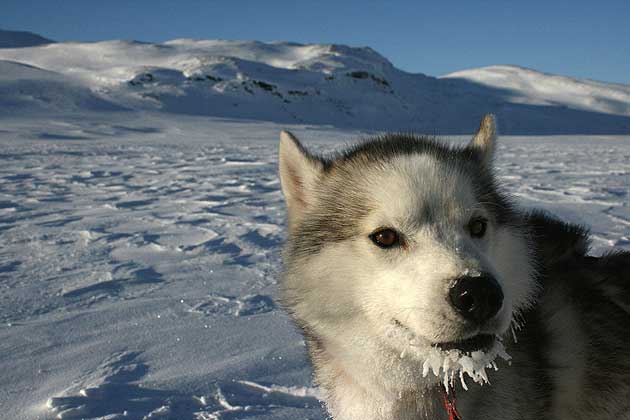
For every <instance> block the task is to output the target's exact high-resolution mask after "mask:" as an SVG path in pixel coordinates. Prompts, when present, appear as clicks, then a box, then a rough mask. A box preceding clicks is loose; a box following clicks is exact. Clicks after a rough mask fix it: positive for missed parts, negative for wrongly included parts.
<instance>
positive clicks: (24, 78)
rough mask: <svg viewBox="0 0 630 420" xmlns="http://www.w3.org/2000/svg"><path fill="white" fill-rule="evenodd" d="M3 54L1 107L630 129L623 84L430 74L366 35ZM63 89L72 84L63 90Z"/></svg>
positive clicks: (63, 46)
mask: <svg viewBox="0 0 630 420" xmlns="http://www.w3.org/2000/svg"><path fill="white" fill-rule="evenodd" d="M0 35H1V34H0ZM0 39H2V38H1V36H0ZM0 66H1V67H0V70H1V71H0V74H2V77H1V79H0V115H3V114H4V115H7V114H10V115H16V114H20V113H21V112H22V111H21V110H24V109H31V110H33V111H39V112H44V113H46V112H60V111H62V112H67V111H76V110H82V109H91V110H94V111H98V110H107V111H111V110H128V111H129V112H132V111H163V112H169V113H176V114H181V115H203V116H213V117H222V118H246V119H252V120H259V121H274V122H277V123H281V124H320V125H321V124H326V125H333V126H336V127H344V128H354V129H373V130H374V129H378V130H382V129H388V130H409V129H414V130H420V131H423V132H428V133H447V134H464V133H467V132H469V131H470V127H473V126H475V125H476V124H477V123H478V121H479V119H480V118H481V116H482V115H483V114H484V113H487V112H493V113H495V114H497V117H498V119H499V121H500V124H501V127H500V128H501V130H502V132H503V133H504V134H585V133H586V134H630V86H627V85H621V84H612V83H604V82H594V81H590V80H577V79H570V78H567V77H562V76H555V75H550V74H544V73H540V72H536V71H533V70H528V69H523V68H519V67H514V66H496V67H488V68H482V69H473V70H468V71H462V72H457V73H453V74H451V75H447V76H445V77H441V78H436V77H431V76H427V75H424V74H412V73H407V72H404V71H402V70H400V69H397V68H396V67H395V66H394V65H392V64H391V63H390V62H389V61H388V60H387V59H386V58H385V57H383V56H382V55H380V54H379V53H377V52H376V51H374V50H372V49H370V48H368V47H363V48H355V47H348V46H345V45H334V44H306V45H304V44H296V43H289V42H272V43H263V42H258V41H225V40H193V39H176V40H172V41H167V42H164V43H146V42H138V41H123V40H116V41H103V42H60V43H50V44H45V45H40V46H33V47H30V48H4V49H0ZM26 66H29V67H26ZM42 79H46V80H47V83H45V84H43V83H42V81H41V80H42ZM64 90H68V91H71V92H73V93H72V94H71V95H62V94H61V93H60V92H63V91H64Z"/></svg>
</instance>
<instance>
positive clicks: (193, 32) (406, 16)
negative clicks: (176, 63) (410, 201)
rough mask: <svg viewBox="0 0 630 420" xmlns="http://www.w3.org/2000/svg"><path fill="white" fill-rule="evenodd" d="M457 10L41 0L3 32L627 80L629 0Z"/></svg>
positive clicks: (18, 12)
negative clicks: (348, 53) (264, 47)
mask: <svg viewBox="0 0 630 420" xmlns="http://www.w3.org/2000/svg"><path fill="white" fill-rule="evenodd" d="M451 6H452V7H449V8H448V10H446V9H447V8H445V7H444V6H442V7H440V6H438V5H435V4H423V5H418V4H416V3H414V2H411V1H400V2H396V4H394V5H384V4H380V3H377V2H368V3H359V2H356V1H350V2H345V3H342V4H335V3H332V2H330V1H323V2H319V3H318V4H317V5H313V4H300V5H295V4H292V3H289V2H286V1H278V2H275V3H273V4H271V5H266V6H265V7H261V6H260V5H259V4H257V3H254V2H252V1H249V0H248V1H244V2H241V3H239V4H231V3H229V2H225V1H218V2H214V3H200V2H196V1H192V0H189V1H187V2H183V3H179V4H178V5H177V6H174V5H173V4H171V3H169V2H166V1H163V0H157V1H152V2H149V1H147V0H141V1H138V2H134V3H133V4H127V3H124V2H120V1H112V2H108V3H107V4H98V5H90V7H89V8H86V7H85V4H84V3H80V2H78V1H77V0H69V1H66V2H63V3H61V4H56V3H55V4H50V3H48V2H44V1H41V0H36V1H34V2H30V4H28V5H25V4H23V3H22V2H18V1H15V0H8V1H7V2H5V6H4V7H3V9H5V10H4V11H3V14H2V15H1V16H0V28H2V29H5V30H11V31H26V32H32V33H35V34H38V35H40V36H43V37H46V38H49V39H51V40H54V41H58V42H64V41H76V42H97V41H109V40H116V39H120V40H136V41H140V42H150V43H162V42H165V41H167V40H171V39H178V38H192V39H224V40H251V41H261V42H274V41H279V42H296V43H300V44H343V45H348V46H352V47H366V46H367V47H370V48H372V49H374V50H375V51H377V52H378V53H379V54H381V55H382V56H384V57H386V58H387V59H388V60H389V61H390V62H391V63H392V64H393V65H394V66H396V67H397V68H399V69H401V70H404V71H406V72H409V73H422V74H426V75H430V76H435V77H439V76H442V75H445V74H449V73H453V72H456V71H461V70H466V69H473V68H479V67H487V66H492V65H512V66H518V67H524V68H528V69H533V70H537V71H540V72H543V73H550V74H558V75H563V76H569V77H573V78H578V79H590V80H596V81H602V82H608V83H620V84H626V85H627V84H630V46H629V45H628V43H627V42H626V41H625V40H627V39H630V27H628V25H627V24H626V18H625V17H626V16H629V15H630V4H628V3H627V2H623V1H617V0H616V1H614V2H613V3H611V4H607V7H606V8H603V7H598V6H597V5H594V4H590V3H589V2H586V1H578V2H572V3H566V4H563V3H556V4H551V5H549V4H546V3H543V2H529V3H527V4H526V5H521V4H514V5H505V4H504V3H501V2H499V1H498V0H493V1H491V2H489V3H486V4H484V5H483V6H479V5H471V4H468V3H466V2H453V3H451ZM454 9H457V13H456V14H454V13H453V12H452V11H453V10H454ZM541 10H542V11H544V13H540V11H541ZM34 11H35V12H34ZM349 16H350V17H349ZM484 23H485V24H484ZM426 57H430V58H431V59H430V60H427V59H426Z"/></svg>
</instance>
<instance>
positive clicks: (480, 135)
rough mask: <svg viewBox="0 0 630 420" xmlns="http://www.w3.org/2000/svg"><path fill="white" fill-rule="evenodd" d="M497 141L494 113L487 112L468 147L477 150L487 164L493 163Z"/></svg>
mask: <svg viewBox="0 0 630 420" xmlns="http://www.w3.org/2000/svg"><path fill="white" fill-rule="evenodd" d="M496 143H497V124H496V121H495V118H494V115H492V114H486V115H485V116H484V117H483V118H482V119H481V124H479V129H478V130H477V133H476V134H475V136H474V137H473V138H472V140H471V141H470V143H468V148H469V149H472V150H476V151H477V153H479V155H480V156H481V160H482V162H483V163H484V164H485V165H490V164H492V158H493V157H494V149H495V147H496Z"/></svg>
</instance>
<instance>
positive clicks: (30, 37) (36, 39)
mask: <svg viewBox="0 0 630 420" xmlns="http://www.w3.org/2000/svg"><path fill="white" fill-rule="evenodd" d="M53 42H55V41H52V40H50V39H47V38H44V37H43V36H40V35H37V34H34V33H32V32H23V31H5V30H2V29H0V48H22V47H34V46H36V45H44V44H52V43H53Z"/></svg>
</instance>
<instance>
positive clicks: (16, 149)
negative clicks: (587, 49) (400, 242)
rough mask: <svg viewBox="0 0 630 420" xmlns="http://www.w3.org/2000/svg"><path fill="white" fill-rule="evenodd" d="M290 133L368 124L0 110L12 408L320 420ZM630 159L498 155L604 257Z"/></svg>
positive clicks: (599, 143) (521, 191)
mask: <svg viewBox="0 0 630 420" xmlns="http://www.w3.org/2000/svg"><path fill="white" fill-rule="evenodd" d="M281 128H289V129H291V130H293V131H295V132H296V133H297V134H298V135H299V136H300V138H302V139H303V140H304V141H306V142H307V144H309V146H311V147H312V148H313V149H314V150H315V151H322V150H331V149H334V148H335V147H338V145H339V144H342V143H345V142H347V141H349V140H351V139H353V138H356V137H359V136H361V135H362V134H364V133H360V132H354V131H353V132H342V131H337V130H332V129H329V128H324V127H315V126H286V125H283V126H280V125H276V124H273V123H254V122H242V121H240V122H239V121H229V120H218V119H208V118H200V117H190V116H179V117H177V118H175V117H172V116H168V115H165V114H159V113H147V114H143V115H142V118H130V114H128V113H125V112H119V113H116V112H110V113H107V114H105V113H103V114H96V115H95V114H91V113H86V114H84V115H83V116H81V117H69V116H66V117H54V118H52V117H45V118H42V117H38V118H30V117H28V118H22V119H19V118H12V119H8V118H3V119H2V125H1V126H0V162H1V165H0V418H2V419H20V420H30V419H53V418H85V419H123V418H124V419H177V420H188V419H190V420H193V419H195V420H197V419H226V420H227V419H249V418H251V419H280V420H282V419H286V420H295V419H313V420H319V419H324V418H325V416H324V414H323V411H322V409H321V408H320V405H319V403H318V401H317V398H316V397H317V395H318V394H317V390H316V389H313V388H312V384H311V371H310V367H309V365H308V363H307V360H306V356H305V348H304V342H303V340H302V337H301V336H300V334H299V333H298V332H297V331H296V329H295V328H294V327H293V326H292V325H291V323H290V321H289V319H288V318H287V316H286V315H285V314H284V312H283V311H282V310H281V309H280V308H278V306H277V304H276V303H275V302H274V300H273V298H274V295H275V292H276V282H277V279H278V272H279V270H280V249H281V244H282V242H283V240H284V238H285V235H286V230H285V208H284V204H283V199H282V196H281V193H280V189H279V188H280V186H279V183H278V178H277V175H276V150H277V136H278V132H279V130H280V129H281ZM452 141H459V140H458V139H452ZM629 161H630V138H628V137H619V136H617V137H614V136H613V137H610V136H602V137H592V136H591V137H584V136H558V137H513V138H510V137H504V138H502V141H501V143H500V146H499V151H498V167H499V174H500V177H501V179H502V180H503V182H504V183H505V184H506V185H507V188H508V190H509V191H510V192H512V193H513V194H514V195H515V196H516V197H517V198H518V199H519V200H520V201H521V203H522V204H523V205H526V206H533V205H535V206H539V207H543V208H547V209H549V210H551V211H554V212H556V213H558V214H559V215H560V216H561V217H564V218H566V219H567V220H570V221H574V222H578V223H585V224H589V225H591V226H592V229H593V238H594V247H595V251H596V252H601V250H603V249H607V248H608V247H610V246H617V247H622V248H624V247H625V248H630V236H629V232H630V207H628V196H629V194H630V187H629V186H630V167H629V166H628V162H629ZM331 263H334V261H331ZM500 368H504V369H507V368H509V367H508V366H507V365H505V364H500Z"/></svg>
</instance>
